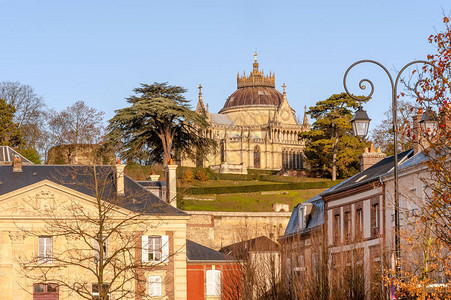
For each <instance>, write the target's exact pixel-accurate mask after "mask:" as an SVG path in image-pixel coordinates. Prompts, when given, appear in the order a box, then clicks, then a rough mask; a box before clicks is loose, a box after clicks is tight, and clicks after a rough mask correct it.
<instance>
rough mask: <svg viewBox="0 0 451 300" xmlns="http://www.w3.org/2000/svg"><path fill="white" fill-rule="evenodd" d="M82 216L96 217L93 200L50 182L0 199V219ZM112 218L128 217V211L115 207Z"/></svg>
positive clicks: (29, 187) (26, 188)
mask: <svg viewBox="0 0 451 300" xmlns="http://www.w3.org/2000/svg"><path fill="white" fill-rule="evenodd" d="M77 207H79V208H82V209H83V213H84V214H85V213H87V214H91V213H92V214H96V213H97V204H96V198H95V197H92V196H89V195H86V194H83V193H80V192H78V191H75V190H73V189H70V188H68V187H65V186H63V185H60V184H57V183H54V182H52V181H49V180H42V181H40V182H37V183H34V184H31V185H29V186H26V187H23V188H20V189H17V190H14V191H12V192H9V193H6V194H4V195H1V196H0V216H2V217H6V216H10V217H32V218H45V217H46V216H48V215H49V214H51V215H52V216H56V215H58V216H59V215H61V216H67V217H71V216H74V215H76V213H77V212H76V208H77ZM111 211H114V214H115V213H117V214H118V215H121V214H124V213H126V214H129V213H130V211H128V210H126V209H124V208H121V207H117V206H116V207H114V209H112V210H111Z"/></svg>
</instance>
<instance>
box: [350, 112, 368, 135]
mask: <svg viewBox="0 0 451 300" xmlns="http://www.w3.org/2000/svg"><path fill="white" fill-rule="evenodd" d="M370 121H371V119H370V118H368V115H367V113H366V111H364V110H363V109H362V106H359V107H358V109H357V111H356V112H355V115H354V118H352V120H351V125H352V131H353V132H354V135H355V136H356V137H359V138H363V137H365V136H366V135H367V134H368V128H369V127H370Z"/></svg>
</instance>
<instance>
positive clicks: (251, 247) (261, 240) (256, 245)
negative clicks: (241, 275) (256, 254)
mask: <svg viewBox="0 0 451 300" xmlns="http://www.w3.org/2000/svg"><path fill="white" fill-rule="evenodd" d="M278 249H279V244H277V243H276V242H274V241H273V240H271V239H270V238H268V237H266V236H259V237H256V238H253V239H250V240H246V241H242V242H238V243H235V244H231V245H229V246H225V247H222V248H221V249H220V250H219V252H222V253H224V254H226V255H230V256H232V257H234V258H236V259H242V258H244V257H245V256H246V255H248V254H249V252H250V251H278Z"/></svg>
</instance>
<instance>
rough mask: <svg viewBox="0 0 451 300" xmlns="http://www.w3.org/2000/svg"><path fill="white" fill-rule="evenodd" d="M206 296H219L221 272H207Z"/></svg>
mask: <svg viewBox="0 0 451 300" xmlns="http://www.w3.org/2000/svg"><path fill="white" fill-rule="evenodd" d="M206 273H207V295H208V296H217V295H219V294H220V287H221V271H219V270H208V271H207V272H206Z"/></svg>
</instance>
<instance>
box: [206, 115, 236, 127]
mask: <svg viewBox="0 0 451 300" xmlns="http://www.w3.org/2000/svg"><path fill="white" fill-rule="evenodd" d="M210 119H211V122H213V123H215V124H218V125H235V123H234V122H233V121H232V119H230V117H229V116H228V115H226V114H210Z"/></svg>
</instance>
